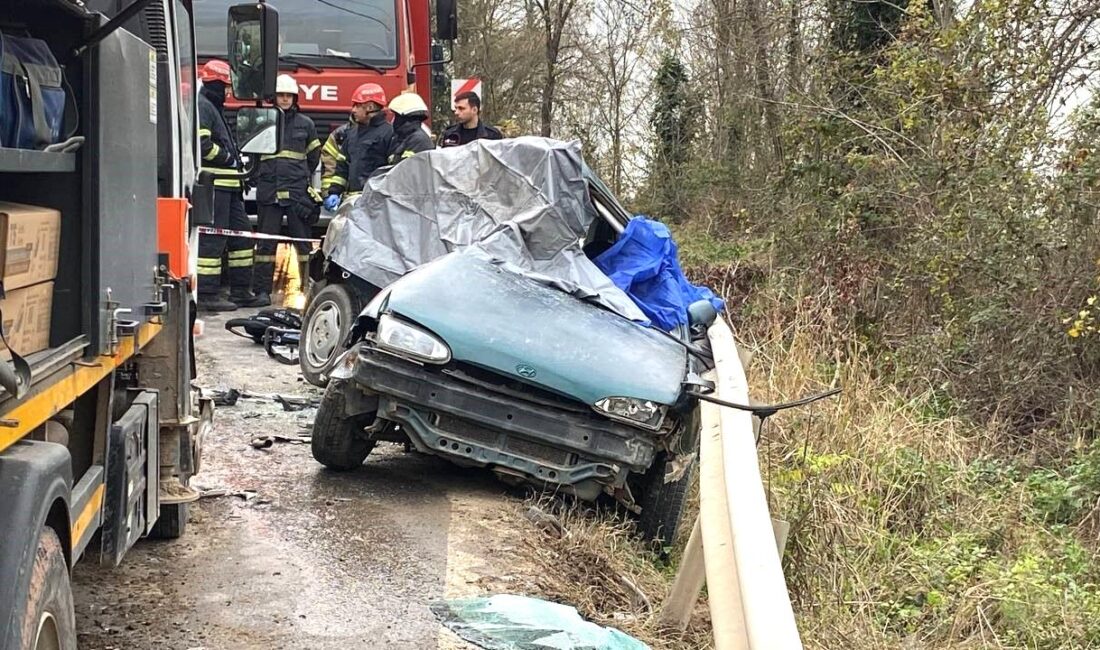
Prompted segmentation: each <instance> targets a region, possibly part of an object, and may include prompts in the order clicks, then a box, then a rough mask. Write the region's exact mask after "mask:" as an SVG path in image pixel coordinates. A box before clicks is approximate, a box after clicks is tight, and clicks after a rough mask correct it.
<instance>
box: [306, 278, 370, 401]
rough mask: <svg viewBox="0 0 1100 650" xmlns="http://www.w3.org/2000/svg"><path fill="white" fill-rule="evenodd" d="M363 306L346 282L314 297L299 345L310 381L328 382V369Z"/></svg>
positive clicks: (316, 383)
mask: <svg viewBox="0 0 1100 650" xmlns="http://www.w3.org/2000/svg"><path fill="white" fill-rule="evenodd" d="M361 310H362V305H361V304H360V300H359V296H358V295H357V294H356V292H355V290H354V289H352V288H351V287H350V286H348V285H346V284H328V285H326V286H324V287H323V288H321V289H320V290H319V291H317V292H316V293H315V294H314V295H313V296H312V297H311V298H310V301H309V307H308V308H307V309H306V314H305V318H303V319H302V339H301V343H300V344H299V348H298V366H299V367H300V368H301V370H302V376H303V377H305V380H306V381H308V382H309V383H311V384H313V385H314V386H320V387H322V388H324V387H325V386H326V385H327V384H328V373H329V371H331V370H332V366H333V365H334V364H335V363H336V359H337V358H339V356H340V351H341V350H342V349H343V343H344V341H345V340H346V339H347V337H348V332H350V331H351V326H352V324H353V322H354V321H355V317H356V316H358V315H359V312H360V311H361Z"/></svg>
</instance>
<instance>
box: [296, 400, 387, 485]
mask: <svg viewBox="0 0 1100 650" xmlns="http://www.w3.org/2000/svg"><path fill="white" fill-rule="evenodd" d="M346 386H347V380H346V379H338V380H336V381H332V382H329V385H328V387H327V388H326V389H325V394H324V396H323V397H322V398H321V403H320V405H318V407H317V416H316V417H315V418H314V420H313V438H312V441H311V442H310V446H311V448H312V450H313V457H314V458H315V459H317V462H319V463H321V464H322V465H324V466H325V467H327V468H329V469H331V470H335V471H338V472H346V471H348V470H351V469H355V468H356V467H359V466H360V465H362V464H363V461H364V460H366V459H367V455H368V454H370V452H371V450H372V449H374V441H373V440H368V439H367V437H366V435H365V434H364V433H363V429H364V428H366V426H367V425H368V424H369V423H370V421H371V420H372V419H373V418H374V414H373V413H365V414H362V415H356V416H350V415H348V414H347V410H346V404H345V400H344V390H345V388H346Z"/></svg>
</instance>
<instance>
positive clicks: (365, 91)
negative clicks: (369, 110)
mask: <svg viewBox="0 0 1100 650" xmlns="http://www.w3.org/2000/svg"><path fill="white" fill-rule="evenodd" d="M367 102H374V103H375V104H378V105H379V106H385V105H386V104H387V102H386V91H384V90H382V86H379V85H378V84H376V83H365V84H363V85H362V86H359V87H358V88H356V89H355V93H353V94H352V96H351V103H352V104H366V103H367Z"/></svg>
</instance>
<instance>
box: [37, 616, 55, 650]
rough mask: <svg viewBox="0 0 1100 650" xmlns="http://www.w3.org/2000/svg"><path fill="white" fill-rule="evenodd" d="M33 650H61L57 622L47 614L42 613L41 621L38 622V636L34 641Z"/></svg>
mask: <svg viewBox="0 0 1100 650" xmlns="http://www.w3.org/2000/svg"><path fill="white" fill-rule="evenodd" d="M34 650H61V637H60V635H59V634H58V632H57V620H56V619H54V617H53V614H51V613H49V612H45V613H43V614H42V619H41V620H39V621H38V636H37V637H36V638H35V640H34Z"/></svg>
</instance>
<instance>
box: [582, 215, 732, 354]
mask: <svg viewBox="0 0 1100 650" xmlns="http://www.w3.org/2000/svg"><path fill="white" fill-rule="evenodd" d="M594 261H595V263H596V266H597V267H599V269H600V270H601V271H603V272H604V274H605V275H607V277H609V278H611V281H612V282H614V283H615V286H617V287H619V288H620V289H622V290H623V291H625V292H626V293H627V294H628V295H629V296H630V297H631V298H632V299H633V300H634V302H635V303H636V304H637V305H638V307H639V308H640V309H641V310H642V313H644V314H645V315H646V316H647V317H648V318H649V319H650V321H652V324H653V325H656V326H657V327H659V328H661V329H663V330H665V331H666V332H670V331H672V330H674V329H676V327H677V326H678V325H683V324H685V323H687V319H688V315H687V308H688V306H689V305H691V303H693V302H695V301H697V300H709V301H710V303H711V304H712V305H714V308H715V309H717V310H718V311H722V308H723V307H724V306H725V305H724V303H723V302H722V300H721V299H720V298H718V297H717V296H715V295H714V292H713V291H711V290H710V289H707V288H706V287H697V286H695V285H693V284H691V283H690V282H688V281H687V278H686V277H684V272H683V270H682V269H681V268H680V262H679V260H678V259H677V257H676V242H674V241H673V240H672V233H671V232H669V230H668V227H667V226H665V225H664V224H663V223H660V222H658V221H654V220H652V219H649V218H646V217H643V216H638V217H635V218H634V219H631V221H630V223H628V224H627V226H626V230H625V231H624V232H623V234H622V235H620V236H619V240H618V241H617V242H615V244H614V245H613V246H612V247H611V248H609V249H607V250H606V251H604V252H603V253H602V254H600V256H599V257H597V258H596V259H595V260H594Z"/></svg>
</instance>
